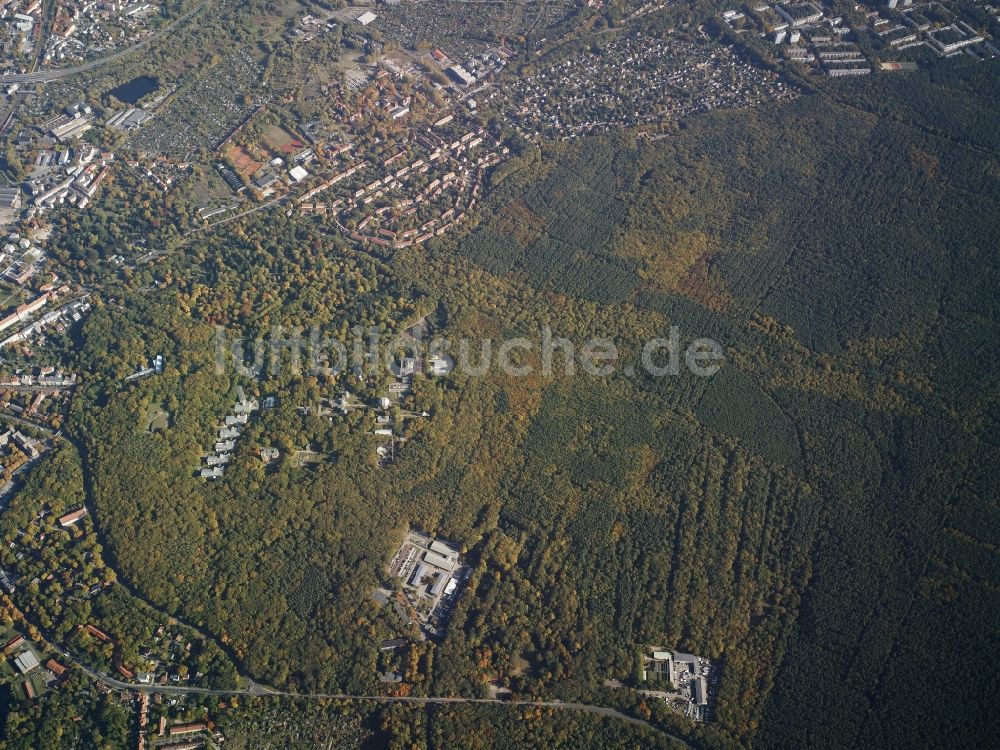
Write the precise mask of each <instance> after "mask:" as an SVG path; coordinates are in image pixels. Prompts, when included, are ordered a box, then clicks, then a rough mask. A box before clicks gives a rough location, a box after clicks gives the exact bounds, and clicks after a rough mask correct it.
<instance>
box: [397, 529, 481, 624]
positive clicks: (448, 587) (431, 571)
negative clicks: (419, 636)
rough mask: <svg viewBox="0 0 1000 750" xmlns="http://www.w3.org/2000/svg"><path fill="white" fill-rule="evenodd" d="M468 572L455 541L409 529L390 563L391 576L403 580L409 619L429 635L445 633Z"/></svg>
mask: <svg viewBox="0 0 1000 750" xmlns="http://www.w3.org/2000/svg"><path fill="white" fill-rule="evenodd" d="M469 573H470V568H469V567H468V566H467V565H466V564H465V563H464V562H463V560H462V558H461V555H460V554H459V550H458V549H457V546H456V545H455V544H454V543H452V542H447V541H445V540H443V539H435V538H433V537H431V536H428V535H426V534H422V533H420V532H418V531H413V530H409V531H407V533H406V536H405V538H404V540H403V544H402V545H400V547H399V549H398V550H397V551H396V554H395V555H394V556H393V558H392V560H391V561H390V563H389V575H390V576H394V577H396V578H399V579H401V581H402V590H403V595H404V596H405V597H406V601H407V605H408V606H407V607H406V608H405V611H406V612H407V615H408V619H410V620H411V621H414V622H418V623H419V624H420V626H421V629H422V630H423V631H424V633H425V634H426V635H428V636H430V637H440V636H442V635H443V634H444V628H445V626H446V625H447V622H448V619H449V617H450V615H451V613H452V611H453V610H454V601H455V598H456V597H457V595H458V593H459V590H460V588H461V587H462V585H463V583H464V582H465V581H466V580H467V579H468V576H469Z"/></svg>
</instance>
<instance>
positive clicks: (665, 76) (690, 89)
mask: <svg viewBox="0 0 1000 750" xmlns="http://www.w3.org/2000/svg"><path fill="white" fill-rule="evenodd" d="M612 82H613V85H610V84H611V83H612ZM500 88H501V92H500V95H501V96H502V98H503V105H504V109H505V110H506V111H507V113H508V115H509V117H510V118H511V119H512V121H513V123H514V124H515V125H516V126H517V127H518V128H519V129H520V130H521V131H522V133H523V134H524V135H525V136H526V137H528V138H531V139H537V138H538V137H540V136H544V135H556V136H563V137H574V136H577V135H581V134H583V133H588V132H593V131H597V130H602V129H606V128H608V127H611V126H620V127H634V126H644V125H659V124H662V123H665V122H668V121H671V120H676V119H679V118H682V117H685V116H688V115H691V114H694V113H696V112H705V111H708V110H711V109H716V108H720V107H727V108H728V107H747V106H752V105H755V104H759V103H761V102H764V101H769V100H773V99H778V98H782V97H785V96H790V95H791V94H792V92H791V90H790V89H789V88H786V86H785V84H784V83H783V82H782V81H781V80H780V78H779V77H778V76H777V75H776V74H775V73H772V72H770V71H767V70H763V69H761V68H758V67H756V66H754V65H752V64H751V63H750V62H749V61H748V60H746V59H744V58H742V57H741V56H739V55H738V54H736V52H735V51H734V50H733V49H732V48H730V47H725V46H722V45H718V44H715V43H713V42H710V41H707V40H700V41H687V40H684V39H680V38H674V37H667V38H657V37H651V36H647V35H645V34H642V33H638V32H636V33H632V34H626V35H622V36H620V37H618V38H616V39H614V40H613V41H611V42H609V43H607V44H605V45H604V46H603V47H601V48H600V49H599V50H593V49H588V50H586V51H583V52H581V53H580V54H579V56H578V57H575V58H572V59H569V60H565V61H561V62H557V63H555V64H553V65H550V66H548V67H544V68H542V69H541V70H539V71H538V72H537V73H535V74H533V75H528V76H522V77H519V78H516V79H513V80H510V81H505V82H504V83H503V85H502V86H501V87H500Z"/></svg>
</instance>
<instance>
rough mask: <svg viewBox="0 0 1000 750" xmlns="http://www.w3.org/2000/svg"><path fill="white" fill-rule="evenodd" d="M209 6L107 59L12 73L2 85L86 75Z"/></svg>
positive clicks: (167, 31)
mask: <svg viewBox="0 0 1000 750" xmlns="http://www.w3.org/2000/svg"><path fill="white" fill-rule="evenodd" d="M207 4H208V3H207V2H203V3H201V4H199V5H196V6H195V7H193V8H192V9H191V10H189V11H188V12H187V13H185V14H184V15H182V16H180V17H179V18H177V19H176V20H175V21H174V22H173V23H171V24H169V25H168V26H164V27H163V28H162V29H160V30H159V31H155V32H153V33H152V34H150V35H149V36H147V37H146V38H145V39H143V40H142V41H140V42H137V43H136V44H133V45H132V46H131V47H126V48H125V49H121V50H118V51H117V52H112V53H111V54H110V55H107V56H106V57H102V58H100V59H98V60H90V61H89V62H85V63H81V64H79V65H74V66H72V67H69V68H58V69H55V70H42V71H38V72H35V73H10V74H8V75H4V76H0V85H6V84H8V83H42V82H44V81H55V80H57V79H59V78H66V77H68V76H72V75H76V74H77V73H85V72H86V71H88V70H93V69H94V68H98V67H100V66H101V65H105V64H107V63H109V62H114V61H115V60H118V59H119V58H122V57H125V56H126V55H130V54H132V53H133V52H135V51H136V50H140V49H142V48H143V47H146V46H148V45H150V44H152V43H153V42H155V41H156V40H157V39H161V38H162V37H164V36H166V35H167V34H169V33H170V32H171V31H173V30H174V29H176V28H177V27H178V26H180V25H181V24H183V23H184V22H185V21H187V20H188V19H189V18H191V16H193V15H195V14H196V13H198V12H199V11H200V10H201V9H202V8H204V7H205V6H206V5H207Z"/></svg>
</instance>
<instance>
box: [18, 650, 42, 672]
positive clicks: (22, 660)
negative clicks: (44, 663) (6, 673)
mask: <svg viewBox="0 0 1000 750" xmlns="http://www.w3.org/2000/svg"><path fill="white" fill-rule="evenodd" d="M14 664H15V665H16V666H17V668H18V669H19V670H21V674H28V672H30V671H31V670H32V669H34V668H35V667H37V666H38V657H37V656H35V654H34V653H33V652H31V651H24V652H22V653H21V654H19V655H18V656H17V657H16V658H15V659H14Z"/></svg>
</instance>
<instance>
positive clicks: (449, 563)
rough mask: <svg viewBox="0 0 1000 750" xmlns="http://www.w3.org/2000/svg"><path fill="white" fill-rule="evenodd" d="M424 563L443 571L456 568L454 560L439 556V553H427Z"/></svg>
mask: <svg viewBox="0 0 1000 750" xmlns="http://www.w3.org/2000/svg"><path fill="white" fill-rule="evenodd" d="M424 562H426V563H427V564H429V565H433V566H434V567H435V568H440V569H441V570H452V569H453V568H454V567H455V560H454V559H452V558H448V557H444V556H442V555H439V554H438V553H437V552H425V553H424Z"/></svg>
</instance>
